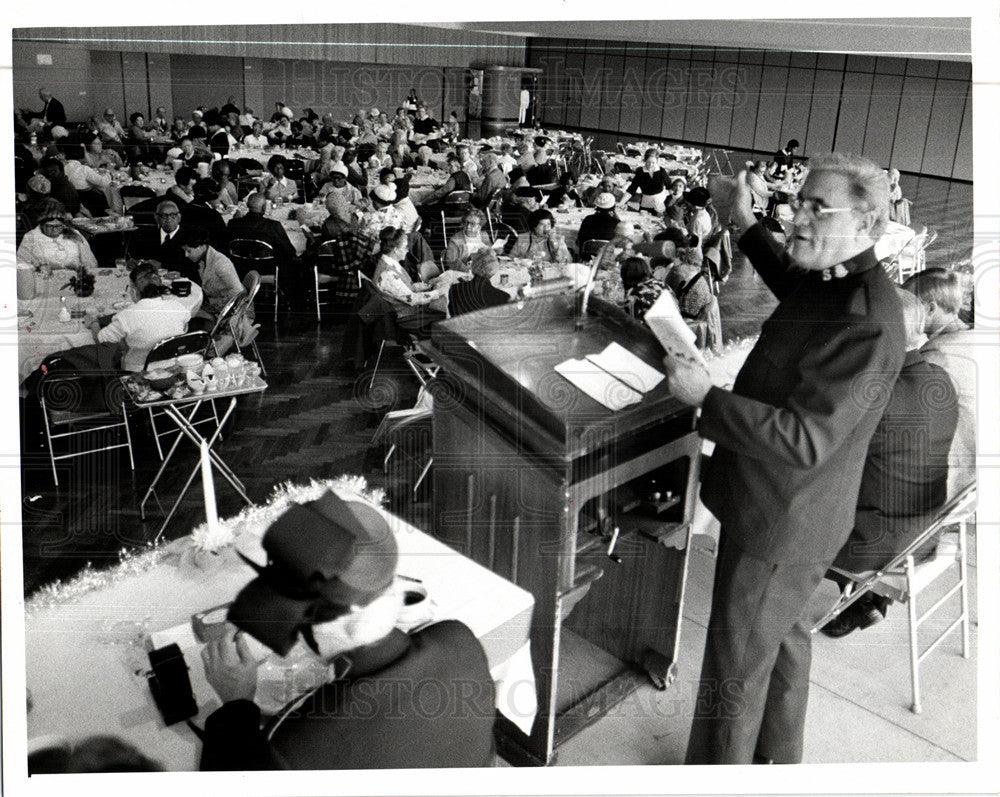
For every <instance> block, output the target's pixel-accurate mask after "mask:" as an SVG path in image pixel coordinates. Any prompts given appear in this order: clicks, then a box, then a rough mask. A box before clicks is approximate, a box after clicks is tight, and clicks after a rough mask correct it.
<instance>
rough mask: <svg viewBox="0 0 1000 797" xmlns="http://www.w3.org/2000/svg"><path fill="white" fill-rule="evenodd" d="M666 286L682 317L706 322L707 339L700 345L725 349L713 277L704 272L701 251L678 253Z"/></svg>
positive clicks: (694, 249) (692, 250) (696, 249)
mask: <svg viewBox="0 0 1000 797" xmlns="http://www.w3.org/2000/svg"><path fill="white" fill-rule="evenodd" d="M666 284H667V287H668V288H670V290H671V291H673V293H674V297H675V298H676V299H677V304H678V306H679V307H680V310H681V316H683V317H684V318H686V319H690V320H692V321H703V322H705V327H704V330H705V336H704V339H699V341H698V345H699V346H702V347H704V346H708V347H709V348H711V349H713V350H715V349H717V348H719V347H720V346H721V345H722V318H721V316H720V314H719V302H718V299H716V298H715V293H714V292H713V291H712V286H711V283H710V276H709V274H708V271H707V270H706V269H705V268H703V261H702V254H701V250H700V249H698V248H697V247H690V248H687V249H679V250H677V259H676V260H675V262H674V267H673V268H672V269H671V270H670V273H669V274H668V275H667V279H666Z"/></svg>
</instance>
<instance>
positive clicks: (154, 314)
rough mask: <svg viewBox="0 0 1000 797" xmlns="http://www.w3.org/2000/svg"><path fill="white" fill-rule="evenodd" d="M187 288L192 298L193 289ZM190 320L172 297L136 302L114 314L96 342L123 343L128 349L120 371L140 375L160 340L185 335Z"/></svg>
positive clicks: (98, 335) (186, 310)
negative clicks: (147, 358)
mask: <svg viewBox="0 0 1000 797" xmlns="http://www.w3.org/2000/svg"><path fill="white" fill-rule="evenodd" d="M191 287H192V291H191V293H192V295H193V294H194V290H193V289H194V287H196V286H194V285H192V286H191ZM199 294H200V291H199ZM188 298H190V297H188ZM190 318H191V311H190V310H189V309H188V307H186V306H185V305H184V304H183V303H182V302H181V301H180V300H178V298H177V297H176V296H170V295H168V296H160V297H157V298H156V299H140V300H139V301H138V302H136V303H135V304H133V305H132V306H131V307H126V308H125V309H124V310H120V311H119V312H118V313H116V314H115V317H114V318H112V319H111V323H110V324H108V325H107V326H106V327H104V329H102V330H101V331H100V332H98V333H97V339H98V340H99V341H100V342H101V343H117V342H119V341H122V340H124V341H125V345H126V346H127V347H128V349H127V351H126V352H125V355H124V356H123V357H122V368H123V369H124V370H126V371H133V372H137V371H142V370H143V369H144V368H145V367H146V357H147V356H148V355H149V352H150V351H152V349H153V347H154V346H155V345H156V344H157V343H159V342H160V341H161V340H165V339H166V338H170V337H173V336H174V335H180V334H183V333H184V332H186V331H187V325H188V321H189V320H190Z"/></svg>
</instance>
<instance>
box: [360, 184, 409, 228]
mask: <svg viewBox="0 0 1000 797" xmlns="http://www.w3.org/2000/svg"><path fill="white" fill-rule="evenodd" d="M370 199H371V203H372V209H371V210H369V211H367V212H366V213H365V214H364V215H363V216H362V219H361V225H360V229H361V232H362V233H363V234H364V235H368V236H371V237H375V236H377V235H378V234H379V232H380V231H381V230H384V229H385V228H386V227H394V228H396V229H402V227H403V226H404V223H405V220H404V219H403V214H402V213H400V212H399V211H398V210H396V208H395V207H393V203H394V202H395V201H396V187H395V186H393V185H390V184H386V183H381V184H379V185H377V186H375V188H374V189H373V190H372V193H371V197H370Z"/></svg>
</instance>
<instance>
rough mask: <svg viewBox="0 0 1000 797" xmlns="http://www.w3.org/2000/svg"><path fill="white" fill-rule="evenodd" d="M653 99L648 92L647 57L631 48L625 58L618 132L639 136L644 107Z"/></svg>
mask: <svg viewBox="0 0 1000 797" xmlns="http://www.w3.org/2000/svg"><path fill="white" fill-rule="evenodd" d="M649 100H651V97H650V96H649V94H648V93H647V91H646V56H645V54H642V55H637V54H635V53H634V52H633V50H632V48H631V47H630V48H629V51H628V54H627V55H626V56H625V66H624V68H623V73H622V89H621V120H620V121H619V123H618V128H617V129H618V130H621V132H623V133H630V134H632V135H638V134H639V129H640V119H641V117H642V109H643V105H645V103H646V102H647V101H649Z"/></svg>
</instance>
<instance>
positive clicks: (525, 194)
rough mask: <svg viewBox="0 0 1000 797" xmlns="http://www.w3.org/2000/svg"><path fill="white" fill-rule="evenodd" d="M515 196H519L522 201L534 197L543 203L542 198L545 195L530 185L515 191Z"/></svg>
mask: <svg viewBox="0 0 1000 797" xmlns="http://www.w3.org/2000/svg"><path fill="white" fill-rule="evenodd" d="M514 195H515V196H519V197H521V198H522V199H528V198H529V197H534V198H535V199H537V200H538V201H539V202H541V201H542V197H544V196H545V195H544V194H543V193H542V192H541V191H539V190H538V189H537V188H533V187H532V186H530V185H522V186H521V187H520V188H517V189H515V190H514Z"/></svg>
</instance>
